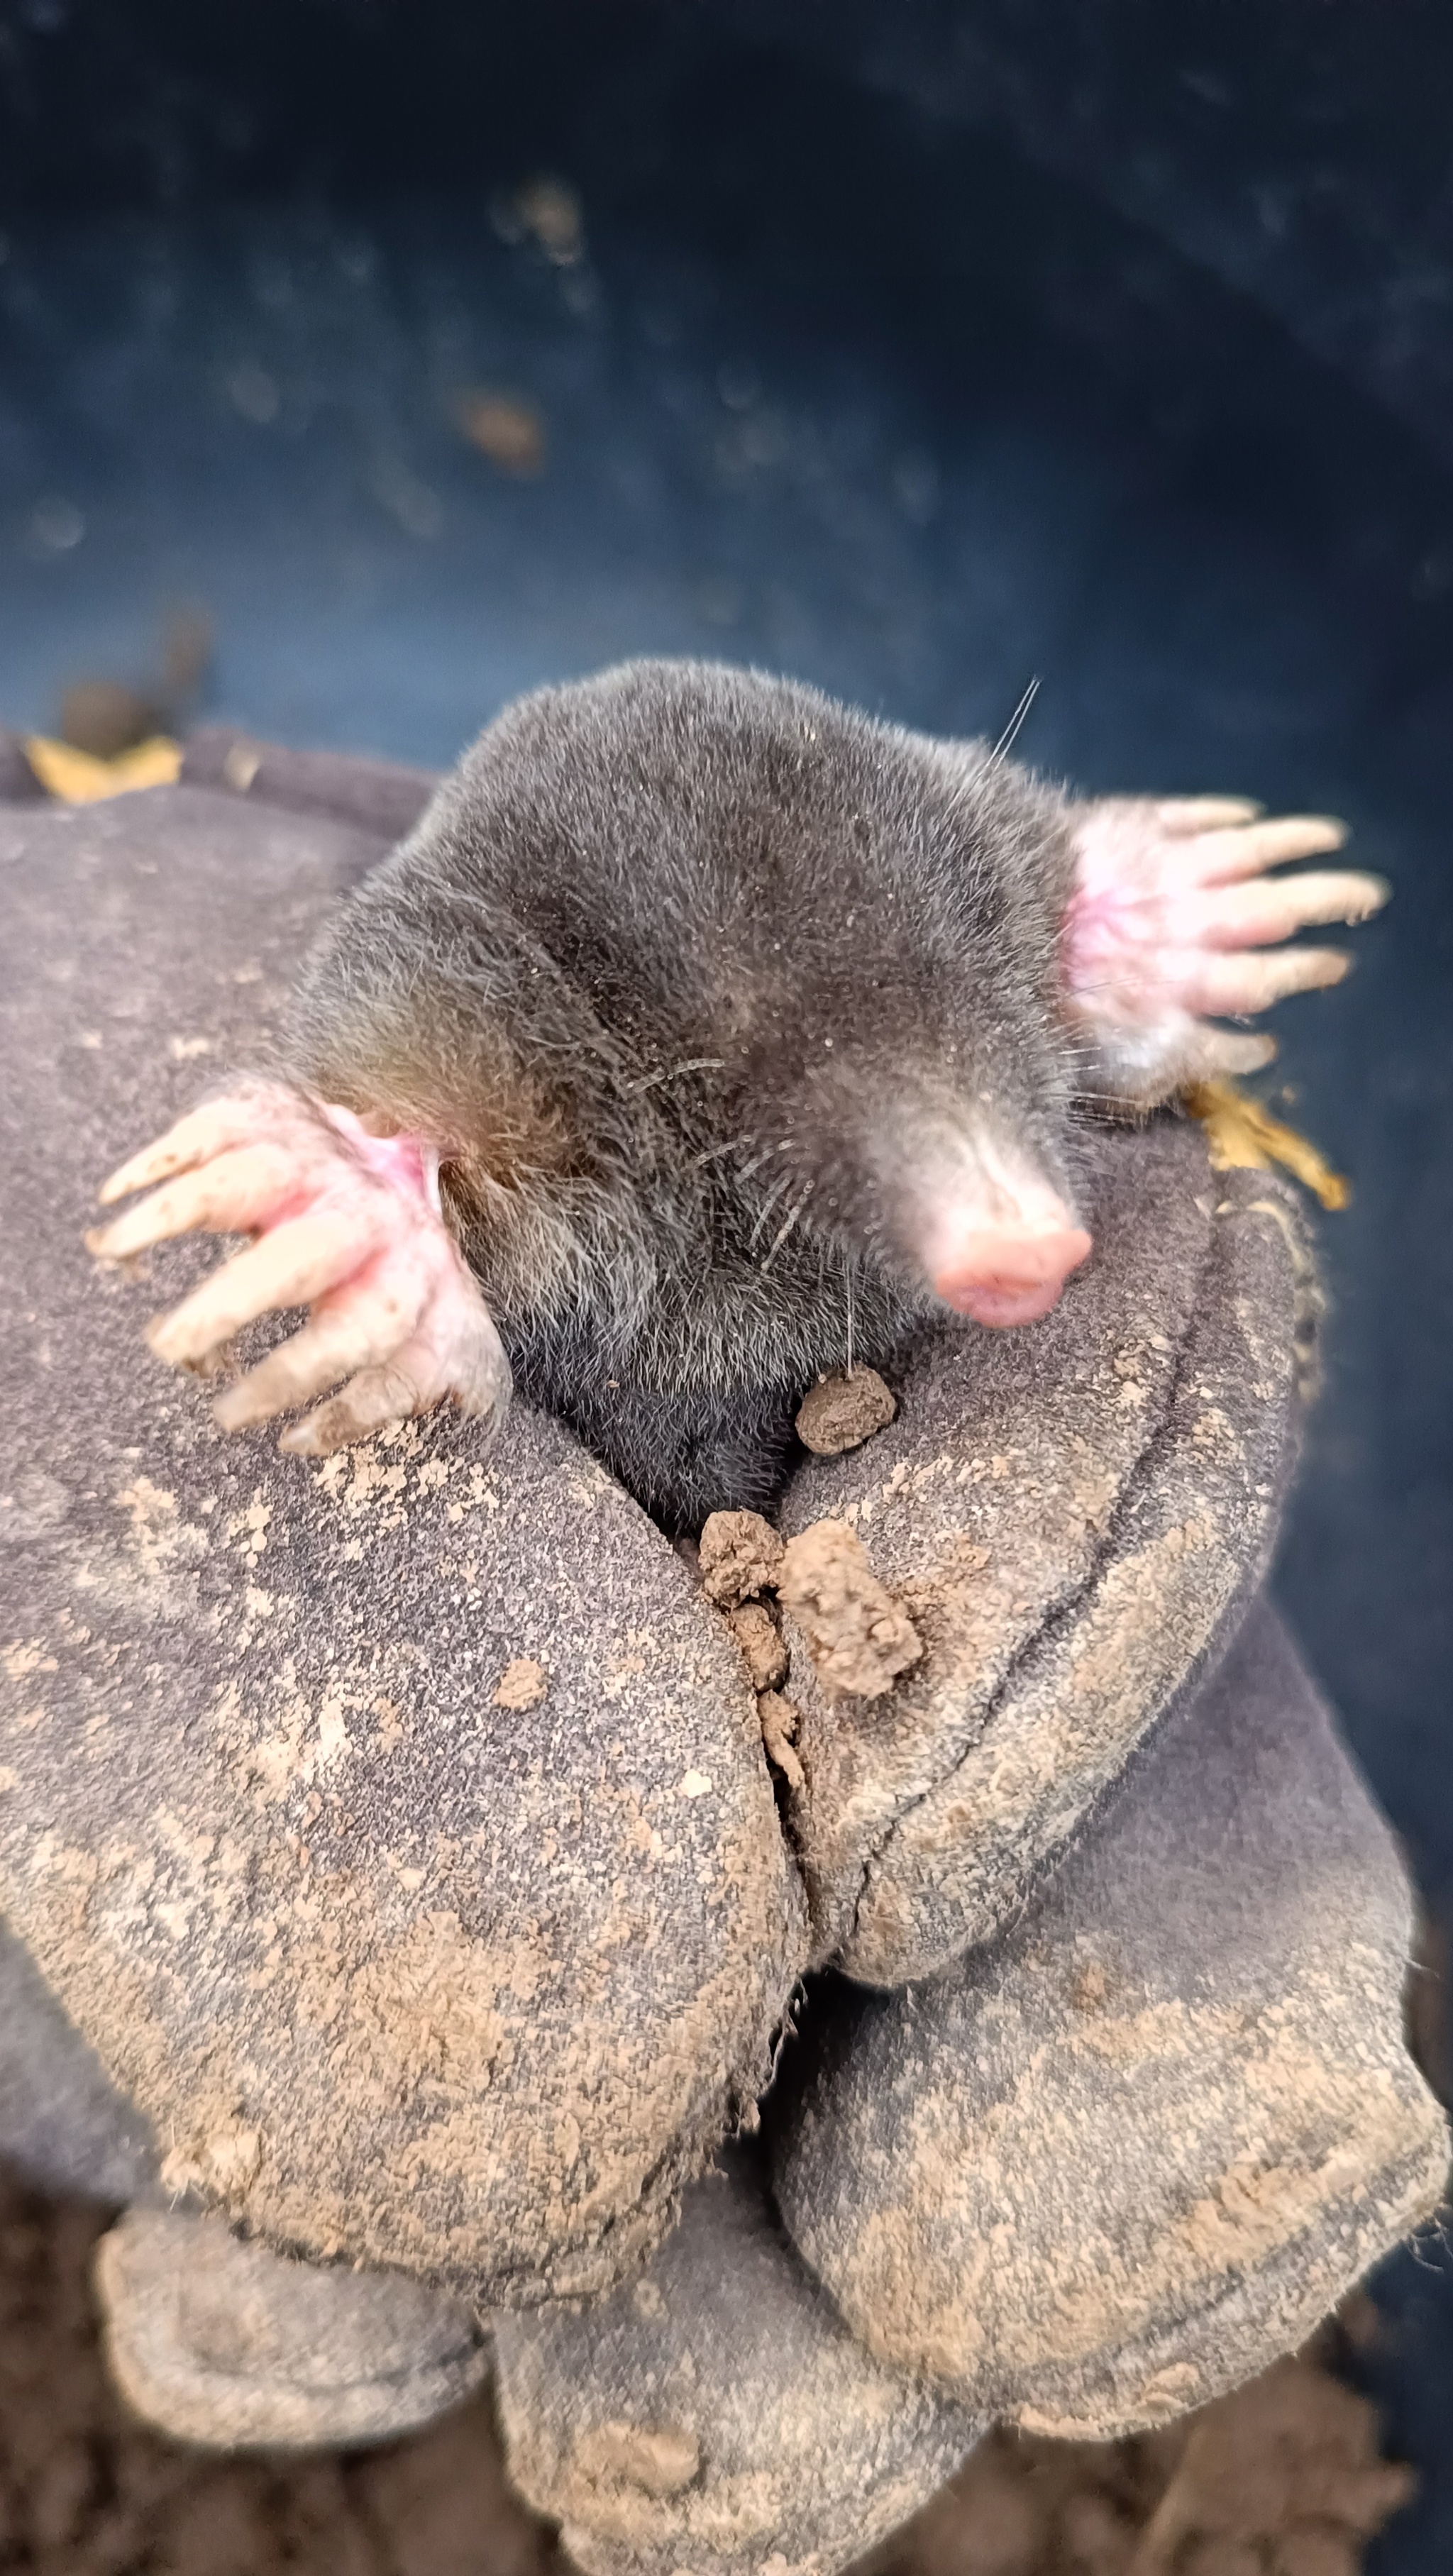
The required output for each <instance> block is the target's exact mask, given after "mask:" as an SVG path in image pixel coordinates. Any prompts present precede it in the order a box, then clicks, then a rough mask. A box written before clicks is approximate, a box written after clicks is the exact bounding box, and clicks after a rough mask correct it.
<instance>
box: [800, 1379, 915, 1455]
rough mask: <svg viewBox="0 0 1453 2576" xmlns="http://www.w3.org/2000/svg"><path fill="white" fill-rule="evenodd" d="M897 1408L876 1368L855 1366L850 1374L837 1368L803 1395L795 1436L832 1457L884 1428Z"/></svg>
mask: <svg viewBox="0 0 1453 2576" xmlns="http://www.w3.org/2000/svg"><path fill="white" fill-rule="evenodd" d="M897 1410H898V1404H897V1399H896V1398H895V1396H894V1395H893V1393H892V1390H891V1389H890V1388H889V1387H887V1386H885V1384H884V1382H883V1380H882V1378H880V1377H879V1375H878V1372H877V1370H876V1369H870V1368H857V1369H854V1371H853V1373H852V1376H851V1377H844V1376H843V1375H842V1373H841V1372H840V1371H839V1372H837V1373H836V1374H835V1375H834V1376H832V1377H825V1378H823V1379H821V1380H820V1382H819V1383H818V1384H817V1385H816V1386H815V1387H814V1388H813V1389H812V1392H811V1394H810V1395H806V1396H804V1397H803V1399H802V1403H801V1406H800V1407H799V1409H798V1415H797V1437H798V1439H799V1440H800V1441H801V1442H802V1445H803V1447H804V1449H811V1450H812V1451H814V1453H815V1454H816V1456H818V1457H819V1458H836V1457H839V1456H840V1455H841V1453H842V1451H843V1450H844V1449H860V1448H861V1447H862V1445H863V1442H864V1441H865V1440H871V1439H872V1437H873V1434H874V1432H875V1431H886V1429H887V1427H888V1425H889V1423H890V1422H891V1421H892V1419H893V1416H894V1414H895V1413H896V1412H897Z"/></svg>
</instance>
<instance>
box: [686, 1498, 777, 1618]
mask: <svg viewBox="0 0 1453 2576" xmlns="http://www.w3.org/2000/svg"><path fill="white" fill-rule="evenodd" d="M784 1553H785V1551H784V1549H783V1546H782V1541H781V1540H780V1538H779V1537H778V1535H777V1533H776V1531H775V1530H774V1529H773V1527H772V1524H771V1522H770V1521H764V1520H763V1518H762V1515H761V1513H760V1512H713V1513H712V1515H711V1517H710V1519H709V1520H708V1522H707V1524H706V1527H705V1528H704V1529H703V1531H702V1533H701V1588H702V1590H703V1592H704V1593H705V1594H706V1597H707V1599H708V1601H714V1602H715V1603H716V1606H717V1608H718V1610H734V1609H736V1608H737V1606H738V1604H739V1603H741V1602H743V1601H749V1600H750V1599H751V1598H752V1597H753V1595H754V1594H755V1593H758V1592H770V1591H771V1590H772V1589H773V1587H774V1585H775V1584H776V1581H777V1577H778V1575H779V1574H780V1573H781V1570H782V1559H783V1555H784Z"/></svg>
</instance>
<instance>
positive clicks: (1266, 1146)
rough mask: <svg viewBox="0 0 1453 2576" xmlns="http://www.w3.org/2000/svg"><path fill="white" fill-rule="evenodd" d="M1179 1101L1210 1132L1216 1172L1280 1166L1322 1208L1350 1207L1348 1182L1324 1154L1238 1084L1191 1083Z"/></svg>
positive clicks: (1212, 1162) (1207, 1137)
mask: <svg viewBox="0 0 1453 2576" xmlns="http://www.w3.org/2000/svg"><path fill="white" fill-rule="evenodd" d="M1181 1098H1182V1100H1183V1101H1184V1103H1185V1106H1186V1108H1187V1109H1188V1110H1189V1112H1190V1114H1191V1116H1192V1117H1193V1118H1195V1119H1198V1120H1199V1122H1200V1124H1201V1125H1202V1127H1204V1129H1205V1131H1206V1143H1207V1145H1208V1147H1209V1149H1210V1155H1211V1168H1212V1170H1213V1171H1217V1172H1237V1171H1252V1172H1268V1171H1270V1170H1271V1168H1272V1166H1273V1165H1274V1164H1276V1163H1280V1164H1282V1165H1283V1167H1284V1168H1285V1170H1287V1171H1289V1172H1290V1173H1291V1174H1292V1176H1293V1178H1294V1179H1295V1180H1298V1181H1300V1182H1301V1184H1302V1187H1303V1188H1304V1189H1308V1190H1310V1191H1311V1192H1312V1194H1313V1196H1314V1197H1316V1198H1318V1199H1320V1200H1321V1202H1322V1205H1323V1207H1324V1208H1345V1207H1346V1205H1347V1203H1348V1200H1349V1199H1350V1198H1351V1196H1352V1188H1351V1184H1350V1182H1348V1181H1345V1180H1344V1179H1343V1178H1342V1175H1341V1173H1340V1172H1334V1171H1333V1169H1332V1166H1331V1164H1330V1163H1329V1162H1328V1161H1327V1159H1326V1157H1325V1155H1322V1154H1319V1153H1318V1151H1317V1148H1316V1146H1315V1145H1310V1144H1308V1142H1307V1139H1306V1137H1305V1136H1299V1135H1298V1134H1297V1131H1296V1129H1295V1127H1287V1126H1285V1125H1284V1124H1283V1123H1282V1121H1281V1119H1280V1118H1273V1117H1272V1115H1271V1112H1270V1110H1269V1109H1263V1108H1262V1105H1261V1103H1260V1101H1259V1100H1252V1099H1250V1098H1248V1096H1247V1094H1246V1093H1245V1092H1244V1091H1238V1090H1237V1088H1236V1085H1235V1083H1234V1082H1192V1083H1188V1084H1187V1085H1186V1088H1185V1090H1184V1091H1183V1092H1182V1094H1181Z"/></svg>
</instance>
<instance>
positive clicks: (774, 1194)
mask: <svg viewBox="0 0 1453 2576" xmlns="http://www.w3.org/2000/svg"><path fill="white" fill-rule="evenodd" d="M791 1183H792V1175H791V1173H790V1172H784V1173H783V1175H782V1178H781V1180H780V1181H779V1182H778V1184H777V1186H776V1188H775V1190H772V1191H769V1193H768V1195H767V1197H766V1198H765V1199H764V1200H763V1201H762V1204H761V1206H760V1208H759V1209H758V1211H757V1221H756V1224H755V1225H754V1226H753V1228H752V1231H751V1233H750V1234H749V1235H748V1237H747V1250H748V1251H749V1252H750V1251H751V1248H752V1246H753V1244H754V1243H755V1242H756V1240H757V1237H758V1235H759V1234H760V1233H761V1231H762V1228H763V1226H764V1225H765V1224H766V1222H767V1219H768V1217H769V1216H770V1215H771V1213H772V1210H773V1209H774V1207H775V1206H776V1204H777V1201H778V1200H779V1199H780V1197H781V1196H782V1193H783V1191H784V1190H785V1189H789V1188H790V1187H791Z"/></svg>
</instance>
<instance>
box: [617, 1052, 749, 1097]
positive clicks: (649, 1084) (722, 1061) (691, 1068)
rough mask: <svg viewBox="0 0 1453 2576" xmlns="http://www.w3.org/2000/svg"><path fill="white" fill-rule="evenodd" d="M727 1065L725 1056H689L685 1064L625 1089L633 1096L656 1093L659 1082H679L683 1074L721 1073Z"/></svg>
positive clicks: (627, 1086) (651, 1075) (630, 1084)
mask: <svg viewBox="0 0 1453 2576" xmlns="http://www.w3.org/2000/svg"><path fill="white" fill-rule="evenodd" d="M725 1065H726V1058H725V1056H720V1055H693V1056H688V1057H687V1059H686V1062H685V1064H673V1065H668V1066H667V1068H666V1071H665V1072H664V1073H648V1074H646V1075H644V1076H643V1078H642V1080H641V1081H639V1082H628V1083H626V1084H624V1086H623V1088H624V1089H625V1090H626V1091H628V1092H630V1093H632V1094H635V1093H636V1092H638V1091H654V1090H655V1088H656V1085H657V1083H658V1082H679V1080H680V1078H681V1076H682V1074H683V1073H721V1072H722V1071H723V1070H724V1068H725Z"/></svg>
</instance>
